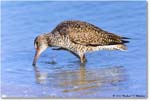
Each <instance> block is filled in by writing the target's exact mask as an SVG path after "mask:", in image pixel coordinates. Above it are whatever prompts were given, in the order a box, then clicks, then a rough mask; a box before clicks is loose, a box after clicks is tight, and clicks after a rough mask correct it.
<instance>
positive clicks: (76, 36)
mask: <svg viewBox="0 0 150 101" xmlns="http://www.w3.org/2000/svg"><path fill="white" fill-rule="evenodd" d="M52 33H54V34H59V35H61V36H66V35H68V36H69V40H70V41H71V42H73V43H76V44H81V45H85V46H103V45H115V44H122V43H124V42H127V41H124V40H122V37H120V36H117V35H115V34H113V33H109V32H106V31H104V30H102V29H100V28H98V27H96V26H94V25H92V24H90V23H87V22H81V21H64V22H62V23H60V24H59V25H58V26H56V28H55V29H54V30H53V31H52Z"/></svg>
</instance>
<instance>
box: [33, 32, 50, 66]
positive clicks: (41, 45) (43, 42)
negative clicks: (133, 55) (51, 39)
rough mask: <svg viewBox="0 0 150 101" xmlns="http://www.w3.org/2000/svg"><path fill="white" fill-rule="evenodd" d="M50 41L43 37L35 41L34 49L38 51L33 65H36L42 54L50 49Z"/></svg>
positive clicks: (38, 37)
mask: <svg viewBox="0 0 150 101" xmlns="http://www.w3.org/2000/svg"><path fill="white" fill-rule="evenodd" d="M48 46H49V45H48V39H47V37H46V36H45V35H44V34H43V35H39V36H37V37H36V38H35V40H34V47H35V49H36V52H35V56H34V60H33V65H35V64H36V61H37V60H38V58H39V56H40V54H41V53H42V52H43V51H44V50H46V49H47V48H48Z"/></svg>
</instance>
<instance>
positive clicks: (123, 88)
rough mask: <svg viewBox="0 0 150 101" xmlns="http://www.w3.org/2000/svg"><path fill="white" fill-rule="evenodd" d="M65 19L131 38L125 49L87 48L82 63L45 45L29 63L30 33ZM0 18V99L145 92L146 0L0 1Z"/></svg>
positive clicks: (31, 50) (33, 34)
mask: <svg viewBox="0 0 150 101" xmlns="http://www.w3.org/2000/svg"><path fill="white" fill-rule="evenodd" d="M70 19H71V20H83V21H87V22H90V23H92V24H94V25H96V26H98V27H100V28H102V29H104V30H107V31H109V32H112V33H116V34H118V35H121V36H125V37H129V38H131V39H130V43H128V44H127V46H128V51H126V52H122V51H98V52H93V53H87V54H86V57H87V59H88V62H87V63H86V64H85V65H81V64H80V62H79V60H78V59H77V58H76V57H75V56H73V55H72V54H70V53H69V52H66V51H54V50H51V48H49V49H47V50H46V51H45V52H44V53H43V54H42V55H41V57H40V58H39V60H38V63H37V66H35V67H33V66H32V61H33V57H34V54H35V49H34V46H33V41H34V38H35V37H36V36H37V35H39V34H41V33H45V32H50V31H51V30H52V29H53V28H54V27H55V26H56V25H57V24H58V23H60V22H61V21H64V20H70ZM1 22H2V24H1V26H2V35H1V40H2V43H1V44H2V51H1V54H2V58H1V63H2V66H1V67H2V69H1V73H2V75H1V76H2V81H1V90H2V97H3V98H6V97H8V98H120V97H121V98H136V97H140V98H143V97H146V96H147V85H146V84H147V78H146V76H147V74H146V73H147V67H146V66H147V62H146V56H147V54H146V43H147V39H146V35H147V34H146V28H147V27H146V2H2V18H1ZM52 61H55V62H56V63H51V62H52Z"/></svg>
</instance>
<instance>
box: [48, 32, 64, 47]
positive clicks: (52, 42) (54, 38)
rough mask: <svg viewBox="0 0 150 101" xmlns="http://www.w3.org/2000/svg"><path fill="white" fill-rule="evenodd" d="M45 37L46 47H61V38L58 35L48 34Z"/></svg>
mask: <svg viewBox="0 0 150 101" xmlns="http://www.w3.org/2000/svg"><path fill="white" fill-rule="evenodd" d="M45 37H46V38H47V42H48V45H49V46H51V47H55V46H61V44H62V38H61V36H60V35H55V34H51V33H49V34H45Z"/></svg>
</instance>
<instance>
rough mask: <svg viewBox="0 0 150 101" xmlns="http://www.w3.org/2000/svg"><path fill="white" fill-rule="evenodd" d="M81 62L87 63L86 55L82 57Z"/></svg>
mask: <svg viewBox="0 0 150 101" xmlns="http://www.w3.org/2000/svg"><path fill="white" fill-rule="evenodd" d="M80 61H81V63H85V62H87V60H86V57H85V54H83V55H80Z"/></svg>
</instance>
